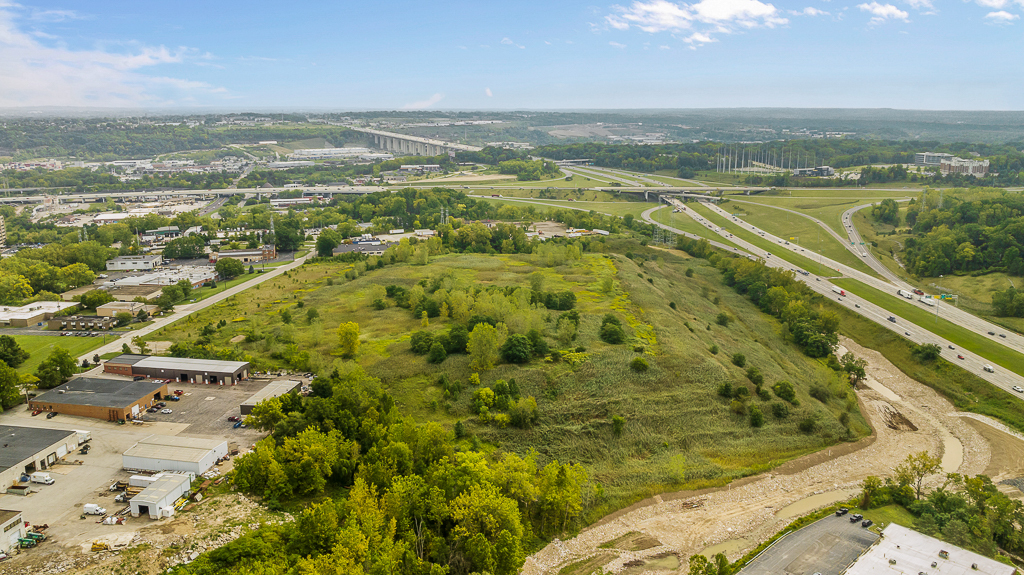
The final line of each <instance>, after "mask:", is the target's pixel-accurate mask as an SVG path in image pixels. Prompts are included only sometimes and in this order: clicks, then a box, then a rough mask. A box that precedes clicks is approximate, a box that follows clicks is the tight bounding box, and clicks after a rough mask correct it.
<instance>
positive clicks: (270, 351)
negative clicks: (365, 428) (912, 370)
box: [151, 238, 869, 518]
mask: <svg viewBox="0 0 1024 575" xmlns="http://www.w3.org/2000/svg"><path fill="white" fill-rule="evenodd" d="M594 246H596V247H597V249H598V250H602V251H607V252H615V253H593V252H589V253H586V254H583V256H582V257H581V258H580V259H579V260H578V261H573V260H572V259H571V258H570V259H569V260H568V262H569V263H559V262H556V263H558V264H559V265H553V266H549V265H546V264H548V263H552V262H546V261H541V260H542V259H543V258H541V257H539V256H537V255H482V254H461V255H455V254H452V255H444V256H437V257H433V258H431V260H430V262H429V263H428V264H426V265H410V264H405V263H399V264H394V265H389V266H386V267H383V268H381V269H374V266H373V265H371V266H370V271H367V270H366V266H365V264H364V263H362V262H361V263H357V264H354V265H353V264H340V263H334V262H332V263H320V264H307V265H305V266H303V267H302V268H301V269H299V270H296V271H294V272H291V273H290V274H289V275H287V276H286V277H285V276H283V277H281V278H275V279H274V280H272V281H270V282H267V283H265V284H263V285H262V286H260V287H259V289H254V290H250V291H248V292H246V294H244V297H239V296H235V297H233V298H230V299H229V300H227V301H226V302H224V303H221V304H218V305H217V306H214V307H212V308H210V309H209V310H207V311H206V312H204V314H203V316H202V318H201V319H192V318H190V319H189V320H187V321H188V323H186V324H184V326H177V325H176V327H175V329H173V330H164V331H162V332H159V333H157V334H154V335H153V336H151V339H154V340H170V341H175V342H179V341H180V342H195V341H196V339H197V338H199V337H201V335H202V331H203V328H204V327H205V326H207V325H210V327H209V328H206V332H207V334H208V335H207V336H206V338H207V339H208V340H209V345H211V346H213V347H214V348H215V349H218V350H224V351H225V352H227V351H228V350H229V349H230V348H234V351H233V352H232V353H235V354H243V353H244V354H248V355H250V356H252V358H253V359H254V360H255V361H256V362H257V364H258V365H262V366H264V367H270V366H282V367H284V366H288V365H291V366H293V367H295V368H296V369H301V370H307V369H309V370H314V371H319V372H322V373H323V372H325V371H326V370H331V369H335V368H336V369H338V370H339V371H341V372H342V373H344V372H346V371H349V370H353V369H363V370H365V371H366V372H367V373H368V374H370V375H373V376H375V377H378V378H380V380H381V381H382V383H383V385H384V387H385V389H387V390H388V391H389V392H390V393H391V394H392V395H393V396H394V398H395V400H396V403H397V405H398V407H399V408H400V409H401V410H402V412H403V413H405V414H407V415H410V416H412V417H414V418H415V419H416V420H418V421H438V422H441V423H443V424H445V425H450V426H454V425H455V423H456V422H457V421H463V425H464V427H465V429H466V431H467V436H466V439H464V440H463V441H464V443H465V445H466V447H469V446H470V445H471V444H475V443H476V441H478V440H479V441H480V442H481V444H482V446H483V448H484V449H487V450H489V449H492V448H496V449H500V450H506V451H513V452H517V453H520V454H523V453H527V452H529V451H531V450H535V451H537V452H538V453H539V456H540V460H541V462H542V463H543V462H544V461H548V460H553V459H557V460H559V461H562V462H579V463H583V464H584V465H586V466H587V467H588V469H589V470H590V471H591V474H592V476H593V478H594V479H595V480H597V481H598V482H600V484H601V485H602V488H603V490H604V494H605V496H606V504H605V505H603V506H601V507H599V508H597V509H594V510H593V512H592V513H591V516H592V518H596V517H599V516H600V515H602V514H603V513H604V512H606V511H608V510H610V509H614V508H618V507H621V506H623V505H626V504H628V503H630V502H632V501H634V500H636V499H638V498H642V497H644V496H647V495H649V494H651V493H655V492H660V491H664V490H668V489H683V488H689V487H694V488H698V487H705V486H710V485H717V484H722V483H725V482H727V481H728V480H730V479H732V478H736V477H740V476H744V475H749V474H751V473H755V472H759V471H762V470H765V469H769V468H771V467H773V466H775V465H778V464H779V463H781V462H783V461H786V460H788V459H791V458H793V457H797V456H799V455H802V454H805V453H809V452H812V451H815V450H818V449H821V448H822V447H825V446H827V445H831V444H834V443H837V442H840V441H843V440H848V439H855V438H857V437H860V436H863V435H865V434H867V433H868V432H869V430H868V428H867V425H866V424H865V422H864V420H863V418H862V417H861V415H860V414H859V413H858V411H857V405H856V401H855V399H853V396H852V393H851V392H849V389H848V386H847V385H846V384H845V383H844V382H843V380H842V378H841V377H840V376H838V375H837V374H836V372H834V371H832V370H831V369H829V368H828V367H826V366H825V365H824V363H823V362H821V361H818V360H812V359H809V358H807V357H806V356H804V355H803V354H801V352H800V350H799V349H798V348H797V347H796V346H794V345H793V344H791V343H789V342H787V341H785V340H784V339H783V338H782V337H780V335H779V334H780V333H781V326H780V325H779V324H778V322H776V320H774V319H772V318H771V317H769V316H767V315H765V314H762V313H761V312H760V311H759V310H758V309H757V308H756V307H754V306H753V304H751V303H750V302H749V301H748V300H747V299H745V298H744V297H742V296H740V295H737V294H736V293H734V292H733V290H731V289H729V288H726V287H725V286H723V285H722V284H721V282H720V279H719V276H720V274H719V272H718V271H717V270H715V269H714V268H713V267H712V266H711V265H710V264H709V263H708V262H707V261H705V260H701V259H693V258H689V257H687V256H685V255H684V254H682V253H681V252H676V251H668V250H657V249H653V248H646V247H641V246H640V245H639V244H638V243H636V242H635V241H631V240H616V239H614V238H609V239H608V240H607V242H606V243H600V242H594V243H592V244H591V247H592V248H593V247H594ZM621 254H626V255H621ZM627 256H632V257H627ZM688 269H692V270H693V272H692V277H688V276H687V273H686V272H687V270H688ZM353 278H354V279H353ZM541 278H542V279H541ZM531 282H532V283H533V285H534V286H535V287H536V286H538V285H541V284H542V290H543V291H545V292H562V291H565V290H571V291H572V292H573V293H574V294H575V296H576V302H577V303H576V306H575V309H576V310H577V311H578V312H579V314H580V324H579V328H578V336H577V338H576V339H575V340H574V341H564V340H563V341H560V340H559V339H558V335H559V333H558V317H559V315H560V314H561V313H562V312H561V311H554V310H548V309H546V308H545V307H544V306H543V305H537V304H535V305H532V306H531V305H529V303H528V299H527V303H526V304H525V305H524V304H523V303H522V299H521V298H522V297H527V298H528V294H529V293H530V290H531ZM389 285H395V286H401V287H404V288H406V290H409V291H414V290H417V288H416V286H417V285H425V286H426V289H425V290H424V291H425V294H426V295H425V296H424V297H428V298H429V297H434V298H437V299H444V298H448V299H449V300H450V301H452V302H455V301H456V300H457V299H458V297H462V296H459V295H458V294H469V295H471V296H472V297H473V298H474V299H475V301H473V299H471V300H469V301H470V302H471V303H470V308H468V309H459V306H460V305H461V304H455V303H453V305H452V307H451V308H450V309H451V314H450V315H452V316H455V317H458V316H459V315H460V314H461V315H462V317H465V316H467V315H472V314H477V315H484V316H491V317H494V318H497V319H499V320H501V321H503V322H504V323H505V324H506V325H507V326H508V328H509V333H510V334H515V333H526V332H527V331H528V330H530V329H536V330H538V331H539V332H540V333H542V334H543V336H544V339H545V340H546V342H547V343H548V345H549V346H550V347H551V349H552V350H558V351H561V352H571V351H573V350H576V349H583V350H584V351H582V352H580V353H579V354H577V355H571V356H568V357H567V360H572V361H553V360H552V358H551V356H550V355H549V356H548V357H545V358H541V357H537V358H534V359H533V360H532V361H530V362H529V363H526V364H498V365H497V366H496V367H495V368H494V369H490V370H474V369H471V367H470V357H469V356H468V355H465V354H452V355H449V356H448V358H447V359H445V360H444V361H443V362H442V363H440V364H431V363H428V362H427V359H426V356H425V355H417V354H415V353H413V352H412V350H411V345H410V338H411V336H412V334H413V333H414V332H416V331H420V330H423V331H430V332H432V333H434V334H435V335H437V334H442V333H445V332H447V331H448V330H449V329H450V328H451V326H452V325H453V324H454V323H455V321H456V320H455V319H452V318H451V317H445V316H444V313H442V315H441V316H439V317H434V318H431V319H429V320H428V322H427V324H428V325H427V326H426V327H424V326H423V323H422V319H421V318H420V317H419V316H418V315H416V314H414V313H413V312H412V311H410V310H409V309H405V308H401V307H396V305H395V299H394V298H390V297H383V296H382V294H383V293H384V291H385V288H386V286H389ZM434 288H437V289H436V291H433V294H432V295H431V291H432V290H434ZM490 288H495V289H490ZM497 288H501V289H500V290H499V289H497ZM514 288H523V290H522V291H520V292H513V289H514ZM506 294H507V295H506ZM524 294H526V295H524ZM457 296H458V297H457ZM377 299H379V300H381V301H382V302H383V303H385V304H386V306H387V307H386V308H385V309H375V308H374V306H373V305H372V304H373V302H374V300H377ZM459 301H462V300H459ZM517 301H518V302H519V303H516V302H517ZM671 304H674V307H673V305H671ZM378 307H379V306H378ZM309 310H316V312H315V314H318V317H314V318H312V319H311V320H310V319H308V318H309V315H308V314H310V311H309ZM445 311H447V310H445ZM721 313H724V314H726V316H727V317H728V318H729V319H730V321H729V323H728V326H722V325H719V324H718V323H716V318H717V317H718V316H719V314H721ZM606 314H612V315H614V316H615V317H616V318H618V319H619V320H620V321H621V323H622V327H623V328H624V331H625V332H626V335H627V341H626V342H625V343H624V344H619V345H611V344H608V343H605V342H603V341H601V339H600V338H599V337H598V332H599V330H600V328H601V324H602V318H603V317H604V316H605V315H606ZM221 320H224V324H223V326H222V327H220V328H217V327H216V326H217V324H218V323H219V322H220V321H221ZM286 320H287V321H286ZM345 322H356V323H358V324H359V326H360V339H361V346H360V348H359V351H358V353H357V355H356V356H355V358H354V360H343V359H342V358H340V357H339V350H338V345H339V344H338V341H339V340H338V336H337V335H336V331H337V328H338V326H339V325H340V324H342V323H345ZM239 335H246V336H247V337H246V340H247V341H243V342H239V343H237V344H231V343H229V341H230V340H231V339H232V338H236V337H237V336H239ZM712 346H717V348H718V353H717V354H714V353H712V351H711V348H712ZM734 354H743V355H744V356H745V358H746V366H745V367H743V368H741V367H737V366H736V365H734V363H733V361H732V357H733V355H734ZM637 357H642V358H643V359H644V360H645V361H646V362H647V363H648V365H649V370H647V371H646V372H636V371H634V370H632V369H631V368H630V365H629V364H630V362H631V361H633V360H634V359H635V358H637ZM751 366H754V367H756V368H758V369H759V370H760V372H761V373H762V374H763V376H764V380H765V389H768V388H770V386H771V385H772V384H774V383H775V382H777V381H780V380H788V381H790V382H792V383H793V385H794V387H795V389H796V396H797V399H798V403H799V405H790V404H788V403H785V402H783V401H782V400H780V399H779V398H777V397H775V396H774V395H770V396H769V397H768V398H767V399H761V398H759V397H757V395H756V394H755V387H754V385H753V384H752V383H751V382H750V381H749V380H748V379H747V376H746V368H749V367H751ZM477 371H479V377H480V380H481V384H480V386H481V387H494V384H495V382H497V381H498V380H505V381H508V380H511V379H514V380H515V382H516V385H517V386H518V388H519V390H520V393H521V395H522V396H523V397H529V396H532V397H534V398H536V401H537V404H538V408H539V419H538V421H537V424H536V425H535V426H533V427H532V428H529V429H520V428H517V427H514V426H511V425H509V426H507V427H504V428H502V427H500V426H499V425H498V424H496V423H495V422H493V421H492V422H489V423H482V422H481V421H480V418H479V417H478V416H477V415H476V414H475V413H474V410H473V395H474V393H475V391H476V389H477V388H474V387H473V386H472V385H471V384H470V378H471V375H472V374H473V373H475V372H477ZM443 375H444V376H447V378H448V380H449V381H450V382H453V384H454V383H458V384H459V386H460V387H461V390H462V391H461V393H457V394H452V393H448V394H446V393H445V390H444V389H443V387H442V385H439V384H438V380H439V379H440V378H441V377H442V376H443ZM724 383H728V384H730V385H732V386H733V387H745V388H747V390H748V391H749V395H748V397H747V399H746V400H745V401H744V402H742V403H743V405H742V409H743V410H744V411H747V412H748V413H749V410H750V409H752V407H753V406H756V407H757V408H758V409H760V410H761V411H762V412H763V414H764V425H763V427H760V428H757V427H752V426H751V424H750V417H749V415H748V413H740V414H738V413H734V412H733V411H732V410H731V409H730V407H731V405H730V403H731V401H732V400H731V399H727V398H724V397H721V396H720V395H719V393H718V390H719V387H720V386H721V385H722V384H724ZM812 385H814V386H822V387H825V388H827V389H828V390H829V391H830V397H829V398H828V399H827V402H825V403H823V402H821V401H819V400H817V399H813V398H811V397H810V396H809V390H810V388H811V386H812ZM449 389H451V388H449ZM774 404H785V405H786V406H787V408H788V411H789V414H788V416H787V417H784V418H779V417H776V416H774V415H773V410H772V406H773V405H774ZM732 407H736V408H739V407H740V406H739V405H736V406H732ZM497 411H498V410H497V409H495V411H494V412H492V415H493V414H495V413H497ZM844 413H846V414H847V415H843V414H844ZM615 416H618V417H621V418H624V425H623V426H622V429H621V433H620V434H618V435H617V434H616V433H615V430H614V426H613V417H615ZM840 418H842V420H844V421H846V422H847V423H846V425H844V424H842V423H840ZM807 421H810V422H812V424H811V425H808V424H807V423H805V424H804V427H805V431H801V430H800V429H799V427H800V424H801V422H807ZM810 427H813V429H809V428H810Z"/></svg>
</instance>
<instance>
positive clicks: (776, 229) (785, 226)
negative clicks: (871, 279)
mask: <svg viewBox="0 0 1024 575" xmlns="http://www.w3.org/2000/svg"><path fill="white" fill-rule="evenodd" d="M722 208H723V209H725V210H727V211H730V212H733V213H743V214H746V215H744V216H743V217H742V219H743V220H744V221H747V222H749V223H751V224H753V225H755V226H757V227H759V228H761V229H762V230H764V231H766V232H768V233H770V234H773V235H776V236H778V237H780V238H783V239H787V240H789V241H791V242H793V243H797V244H799V245H800V246H801V247H803V248H807V249H810V250H813V251H814V252H816V253H820V254H822V255H823V256H825V257H827V258H830V259H832V260H834V261H837V262H839V263H841V264H845V265H847V266H850V267H851V268H853V269H855V270H858V271H861V272H864V273H866V274H868V275H872V276H875V275H877V273H876V272H875V270H873V269H871V267H869V266H868V265H867V264H865V263H864V260H862V259H861V258H859V257H857V256H855V255H853V253H851V252H850V250H849V249H847V248H846V246H845V245H844V244H843V243H841V242H839V240H837V239H836V238H835V237H833V236H832V234H830V233H828V231H827V230H823V229H821V226H819V225H818V224H817V223H815V222H814V221H812V220H809V219H807V218H805V217H803V216H800V215H797V214H794V213H792V212H787V211H785V210H779V209H776V208H772V207H768V206H761V205H754V204H749V203H746V202H744V203H738V202H731V203H726V204H725V205H724V206H722ZM823 221H824V220H823ZM843 237H846V236H845V235H844V236H843Z"/></svg>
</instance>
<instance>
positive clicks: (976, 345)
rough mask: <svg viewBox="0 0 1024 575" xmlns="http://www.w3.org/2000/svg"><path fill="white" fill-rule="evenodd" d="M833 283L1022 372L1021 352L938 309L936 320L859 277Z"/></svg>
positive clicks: (974, 351)
mask: <svg viewBox="0 0 1024 575" xmlns="http://www.w3.org/2000/svg"><path fill="white" fill-rule="evenodd" d="M832 283H833V284H835V285H837V286H839V287H840V288H842V289H844V290H846V291H848V292H849V293H850V295H854V296H859V297H862V298H864V299H865V300H867V301H869V302H871V303H873V304H875V305H877V306H879V307H881V308H882V309H885V310H886V311H888V312H889V313H892V314H893V315H897V316H900V317H902V318H903V319H906V320H907V321H909V322H911V323H913V324H915V326H919V327H920V328H921V329H925V330H928V331H930V332H932V333H934V334H935V335H937V336H939V337H942V338H945V339H946V340H949V341H950V342H951V343H953V344H954V345H955V346H957V347H960V348H963V349H965V350H967V351H969V352H971V353H974V354H977V355H979V356H981V357H983V358H985V359H986V360H988V361H990V362H992V363H994V364H996V365H999V366H1001V367H1003V368H1006V369H1008V370H1010V371H1012V372H1014V373H1022V372H1024V354H1021V353H1018V352H1016V351H1013V350H1012V349H1010V348H1008V347H1006V346H1005V345H1002V344H1000V343H998V342H995V341H990V340H989V339H988V338H987V337H986V336H984V335H980V334H977V333H974V332H973V331H971V330H969V329H966V328H963V327H961V326H959V325H957V324H955V323H953V322H951V321H949V320H948V319H945V318H943V317H942V310H941V309H939V315H938V319H936V315H935V312H933V311H928V310H923V309H921V308H919V307H917V306H915V305H914V304H911V303H909V302H906V301H902V300H900V299H898V298H896V297H895V296H892V295H889V294H887V293H885V292H883V291H882V290H879V289H876V288H873V287H871V286H869V285H867V284H865V283H863V282H861V281H859V280H855V279H849V278H843V279H837V280H832ZM895 291H896V287H895V286H894V287H893V293H895ZM939 305H948V304H939ZM911 329H913V328H911Z"/></svg>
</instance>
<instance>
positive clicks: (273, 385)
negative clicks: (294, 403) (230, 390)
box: [238, 379, 302, 415]
mask: <svg viewBox="0 0 1024 575" xmlns="http://www.w3.org/2000/svg"><path fill="white" fill-rule="evenodd" d="M300 387H302V382H301V381H295V380H293V379H279V380H277V381H272V382H270V383H268V384H267V385H266V387H264V388H263V389H261V390H259V391H258V392H256V393H255V394H254V395H253V396H252V397H250V398H249V399H247V400H245V401H243V402H242V403H241V405H239V406H238V407H239V410H240V411H241V413H242V415H249V414H250V413H252V408H254V407H256V404H257V403H259V402H261V401H263V400H264V399H270V398H271V397H281V396H282V395H286V394H289V393H296V392H298V390H299V388H300Z"/></svg>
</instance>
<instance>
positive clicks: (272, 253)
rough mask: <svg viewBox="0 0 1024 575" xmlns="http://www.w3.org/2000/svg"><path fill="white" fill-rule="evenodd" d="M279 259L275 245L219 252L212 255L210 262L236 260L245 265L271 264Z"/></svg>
mask: <svg viewBox="0 0 1024 575" xmlns="http://www.w3.org/2000/svg"><path fill="white" fill-rule="evenodd" d="M276 257H277V248H275V247H274V246H273V245H266V246H263V247H261V248H253V249H248V250H217V251H215V252H213V253H211V254H210V261H211V262H216V261H218V260H221V259H225V258H231V259H236V260H238V261H240V262H242V263H243V264H248V263H256V262H269V261H270V260H272V259H274V258H276Z"/></svg>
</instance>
